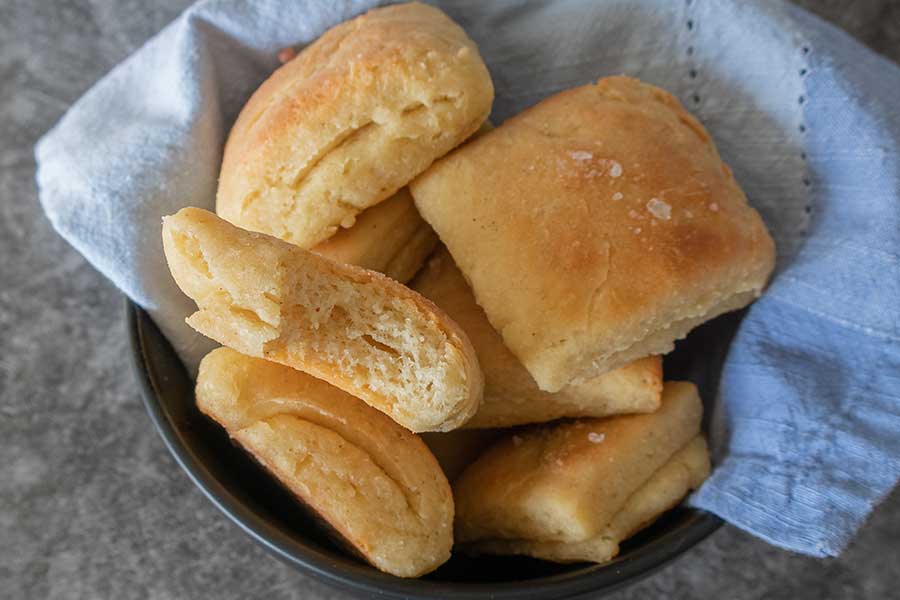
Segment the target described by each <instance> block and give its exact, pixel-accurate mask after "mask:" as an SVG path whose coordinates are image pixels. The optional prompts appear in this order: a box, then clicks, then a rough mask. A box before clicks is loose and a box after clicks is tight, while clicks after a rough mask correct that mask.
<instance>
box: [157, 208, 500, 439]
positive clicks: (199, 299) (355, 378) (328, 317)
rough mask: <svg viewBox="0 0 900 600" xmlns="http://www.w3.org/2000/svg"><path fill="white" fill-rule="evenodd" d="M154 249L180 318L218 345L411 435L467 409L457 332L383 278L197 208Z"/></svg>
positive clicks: (465, 363) (444, 426) (477, 385)
mask: <svg viewBox="0 0 900 600" xmlns="http://www.w3.org/2000/svg"><path fill="white" fill-rule="evenodd" d="M163 246H164V248H165V252H166V260H167V261H168V263H169V269H170V270H171V272H172V276H173V277H174V278H175V282H176V283H177V284H178V286H179V287H180V288H181V289H182V291H183V292H184V293H185V294H187V295H188V296H189V297H190V298H192V299H193V300H194V301H195V302H196V303H197V306H198V308H199V310H198V311H197V312H195V313H194V314H193V315H191V316H190V317H188V318H187V323H188V324H189V325H190V326H191V327H193V328H194V329H196V330H197V331H199V332H200V333H202V334H204V335H206V336H207V337H210V338H212V339H214V340H216V341H217V342H219V343H220V344H223V345H225V346H229V347H231V348H234V349H235V350H238V351H239V352H242V353H243V354H247V355H249V356H256V357H260V358H266V359H268V360H272V361H275V362H279V363H282V364H284V365H287V366H289V367H293V368H295V369H299V370H301V371H305V372H307V373H310V374H311V375H314V376H316V377H318V378H320V379H324V380H325V381H327V382H329V383H331V384H332V385H335V386H337V387H339V388H340V389H342V390H344V391H346V392H349V393H350V394H353V395H354V396H356V397H358V398H361V399H362V400H364V401H365V402H366V403H367V404H369V405H370V406H373V407H375V408H377V409H378V410H380V411H382V412H384V413H386V414H388V415H390V416H391V418H393V419H394V420H395V421H397V422H398V423H400V424H401V425H403V426H404V427H406V428H408V429H410V430H412V431H447V430H450V429H455V428H457V427H459V426H460V425H462V424H463V423H464V422H465V421H466V420H468V419H469V418H470V417H471V416H472V415H473V414H474V413H475V411H476V410H477V408H478V403H479V401H480V400H481V393H482V386H483V380H482V375H481V370H480V368H479V366H478V360H477V358H476V356H475V351H474V349H473V348H472V345H471V343H470V342H469V340H468V338H467V337H466V334H465V333H464V332H463V331H462V330H461V329H459V326H458V325H456V323H455V322H454V321H452V320H451V319H450V318H449V317H447V315H445V314H444V313H443V311H441V310H440V309H439V308H437V307H436V306H435V305H434V304H432V303H431V302H430V301H429V300H427V299H425V298H423V297H422V296H420V295H419V294H417V293H415V292H413V291H412V290H410V289H409V288H407V287H406V286H404V285H402V284H400V283H397V282H396V281H394V280H393V279H390V278H388V277H386V276H384V275H381V274H380V273H376V272H374V271H367V270H365V269H361V268H359V267H354V266H351V265H344V264H339V263H336V262H333V261H331V260H328V259H325V258H322V257H320V256H317V255H315V254H313V253H311V252H309V251H306V250H303V249H301V248H298V247H297V246H293V245H291V244H288V243H286V242H283V241H281V240H278V239H276V238H274V237H271V236H267V235H263V234H260V233H254V232H250V231H245V230H243V229H240V228H238V227H235V226H234V225H231V224H230V223H228V222H227V221H224V220H223V219H220V218H219V217H217V216H216V215H214V214H213V213H210V212H208V211H205V210H201V209H199V208H184V209H182V210H180V211H178V213H177V214H175V215H174V216H170V217H165V218H164V219H163Z"/></svg>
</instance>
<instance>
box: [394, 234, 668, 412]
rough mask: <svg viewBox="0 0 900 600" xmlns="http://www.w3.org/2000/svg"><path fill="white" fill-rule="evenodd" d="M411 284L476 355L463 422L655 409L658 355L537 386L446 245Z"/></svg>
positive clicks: (659, 375) (659, 385) (659, 379)
mask: <svg viewBox="0 0 900 600" xmlns="http://www.w3.org/2000/svg"><path fill="white" fill-rule="evenodd" d="M410 287H412V288H413V289H414V290H416V291H417V292H419V293H420V294H422V295H423V296H425V297H426V298H428V299H429V300H431V301H432V302H434V303H435V304H437V305H438V306H439V307H440V308H441V309H443V310H444V311H445V312H446V313H447V314H448V315H449V316H450V318H451V319H453V320H454V321H456V322H457V323H458V324H459V326H460V327H461V328H462V330H463V331H465V332H466V335H468V337H469V340H471V342H472V345H473V346H474V348H475V352H476V354H477V355H478V362H479V364H480V365H481V370H482V372H483V373H484V397H483V398H482V400H481V405H480V407H479V408H478V412H477V413H476V414H475V416H474V417H472V418H471V419H470V420H469V421H467V422H466V424H465V427H470V428H477V427H510V426H514V425H522V424H526V423H541V422H545V421H552V420H554V419H559V418H561V417H605V416H609V415H615V414H625V413H643V412H653V411H654V410H656V409H657V408H659V401H660V394H661V393H662V360H661V359H660V357H658V356H650V357H646V358H642V359H639V360H636V361H634V362H631V363H629V364H627V365H625V366H623V367H620V368H618V369H616V370H614V371H610V372H609V373H605V374H603V375H601V376H599V377H595V378H592V379H589V380H587V381H585V382H584V383H580V384H575V385H569V386H566V387H564V388H562V389H561V390H560V391H558V392H556V393H549V392H543V391H541V390H540V389H539V388H538V386H537V384H536V383H535V382H534V379H533V378H532V377H531V375H530V374H529V373H528V371H527V370H526V369H525V367H523V366H522V363H520V362H519V360H518V359H517V358H516V357H515V356H514V355H513V354H512V352H510V351H509V350H508V349H507V348H506V346H505V345H504V343H503V338H502V337H501V336H500V334H499V333H497V331H496V330H495V329H494V328H493V327H492V326H491V324H490V322H489V321H488V319H487V317H486V316H485V314H484V311H483V310H482V308H481V307H480V306H478V304H477V303H476V302H475V297H474V295H473V294H472V290H471V288H469V285H468V284H467V283H466V280H465V279H464V278H463V275H462V273H460V271H459V269H458V268H457V267H456V265H455V264H454V263H453V258H452V257H451V256H450V254H449V253H448V252H447V249H446V248H444V247H441V248H440V249H439V250H438V251H437V252H436V253H435V255H434V257H432V258H431V259H430V260H429V261H428V264H427V265H426V267H425V268H424V269H423V270H422V271H421V272H420V273H419V275H418V276H417V277H416V278H415V280H414V281H412V282H411V284H410Z"/></svg>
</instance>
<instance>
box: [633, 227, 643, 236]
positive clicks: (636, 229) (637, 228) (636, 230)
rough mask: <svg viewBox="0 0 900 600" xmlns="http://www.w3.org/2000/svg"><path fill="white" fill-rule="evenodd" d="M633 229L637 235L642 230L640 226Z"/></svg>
mask: <svg viewBox="0 0 900 600" xmlns="http://www.w3.org/2000/svg"><path fill="white" fill-rule="evenodd" d="M632 231H634V234H635V235H637V234H639V233H640V232H641V228H640V227H635V228H634V229H632Z"/></svg>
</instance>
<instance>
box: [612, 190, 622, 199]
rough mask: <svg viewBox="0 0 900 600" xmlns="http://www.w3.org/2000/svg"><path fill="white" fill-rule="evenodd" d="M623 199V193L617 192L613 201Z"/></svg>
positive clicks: (613, 196)
mask: <svg viewBox="0 0 900 600" xmlns="http://www.w3.org/2000/svg"><path fill="white" fill-rule="evenodd" d="M622 198H623V196H622V192H616V193H615V194H613V195H612V199H613V200H621V199H622Z"/></svg>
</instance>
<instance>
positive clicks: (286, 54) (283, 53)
mask: <svg viewBox="0 0 900 600" xmlns="http://www.w3.org/2000/svg"><path fill="white" fill-rule="evenodd" d="M295 56H297V51H296V50H294V48H293V47H291V46H288V47H287V48H282V49H281V50H279V52H278V62H280V63H281V64H284V63H286V62H289V61H290V60H291V59H292V58H294V57H295Z"/></svg>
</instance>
